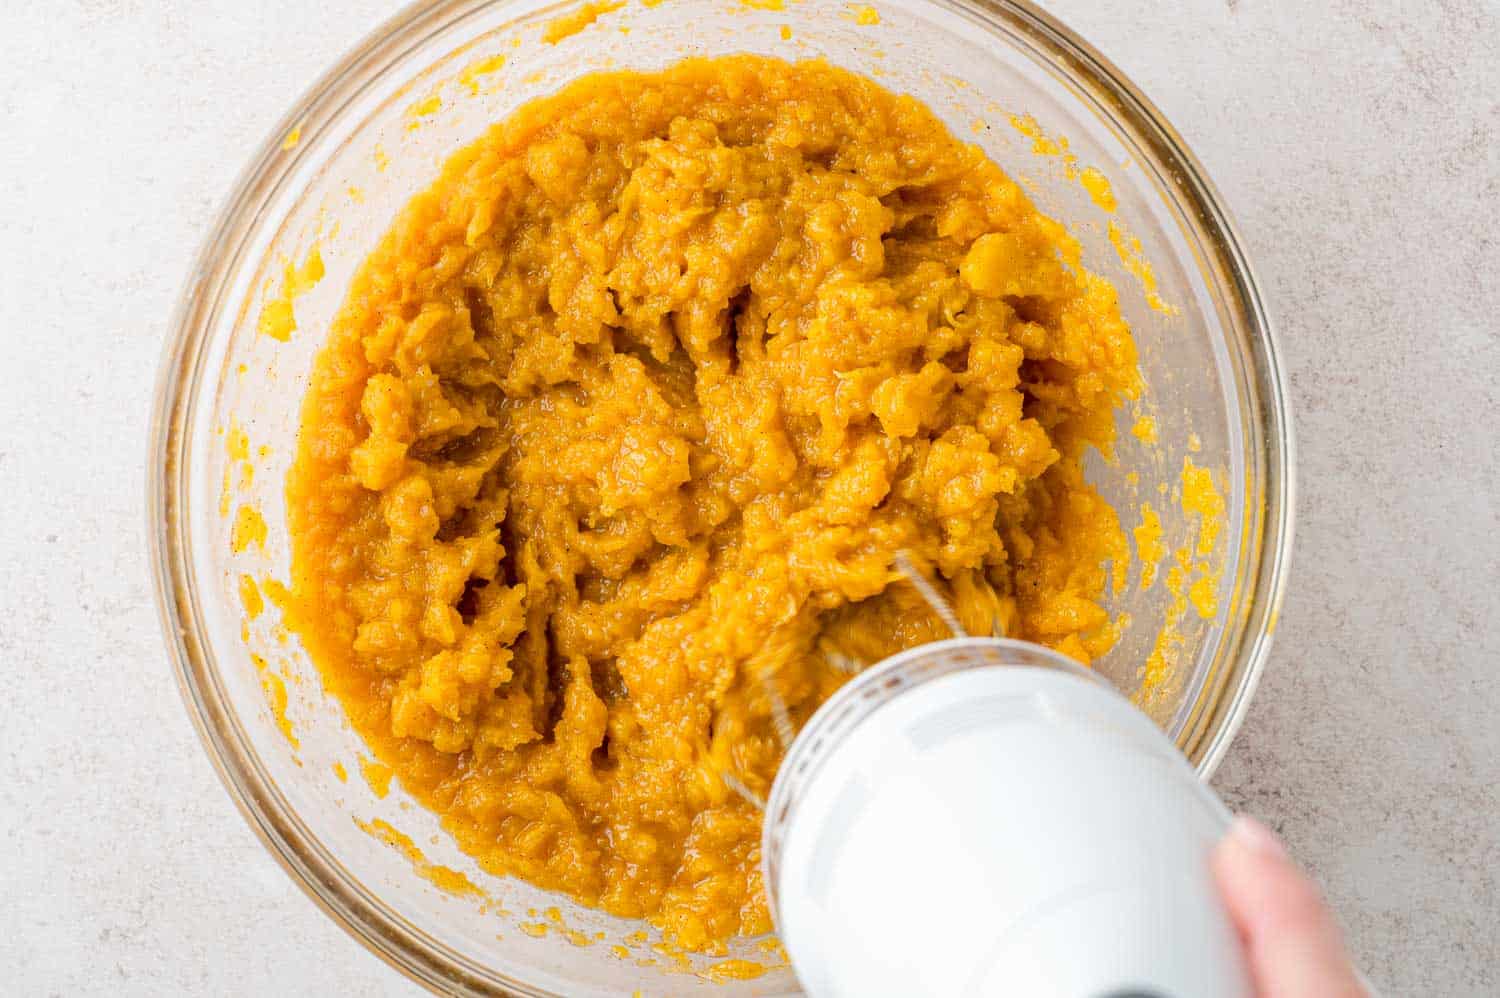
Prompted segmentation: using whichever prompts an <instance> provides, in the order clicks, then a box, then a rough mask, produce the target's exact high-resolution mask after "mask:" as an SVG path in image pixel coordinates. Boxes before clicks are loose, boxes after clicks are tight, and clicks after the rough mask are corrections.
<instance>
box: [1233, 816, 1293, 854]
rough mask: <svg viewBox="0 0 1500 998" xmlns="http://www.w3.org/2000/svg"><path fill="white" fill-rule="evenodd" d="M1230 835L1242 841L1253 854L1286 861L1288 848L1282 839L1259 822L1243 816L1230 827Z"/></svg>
mask: <svg viewBox="0 0 1500 998" xmlns="http://www.w3.org/2000/svg"><path fill="white" fill-rule="evenodd" d="M1229 834H1230V835H1231V836H1232V837H1233V838H1235V839H1238V840H1239V841H1240V843H1241V844H1243V845H1244V846H1245V848H1247V849H1249V850H1250V851H1251V852H1255V853H1259V854H1260V855H1262V856H1268V857H1273V858H1275V859H1286V855H1287V854H1286V846H1284V845H1282V842H1281V839H1279V838H1277V837H1276V833H1275V832H1273V831H1271V830H1270V829H1269V828H1267V827H1266V826H1265V825H1263V824H1261V823H1260V822H1259V821H1257V820H1255V819H1254V818H1252V817H1250V816H1249V815H1246V814H1242V815H1240V816H1239V817H1237V818H1235V819H1234V824H1232V825H1230V826H1229Z"/></svg>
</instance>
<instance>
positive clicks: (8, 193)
mask: <svg viewBox="0 0 1500 998" xmlns="http://www.w3.org/2000/svg"><path fill="white" fill-rule="evenodd" d="M1047 6H1048V7H1050V8H1051V9H1052V10H1053V11H1054V12H1055V13H1057V14H1059V15H1060V16H1062V17H1063V18H1064V19H1065V20H1067V21H1068V22H1070V23H1071V24H1073V25H1074V26H1076V27H1078V28H1079V29H1081V30H1082V32H1083V34H1085V35H1086V36H1087V37H1088V38H1089V39H1090V40H1092V41H1093V42H1094V43H1096V44H1097V45H1098V46H1099V47H1100V48H1101V49H1103V51H1104V52H1105V53H1106V54H1108V55H1109V56H1110V57H1111V58H1113V59H1114V60H1115V61H1116V62H1117V63H1119V64H1120V65H1121V67H1122V68H1123V69H1124V70H1125V71H1126V72H1127V73H1128V74H1129V75H1130V76H1131V77H1133V78H1134V79H1135V80H1136V81H1137V82H1138V83H1139V84H1140V86H1141V87H1142V89H1143V90H1144V91H1145V92H1146V93H1147V94H1148V95H1149V96H1150V97H1151V98H1152V99H1154V100H1155V101H1156V103H1157V104H1158V105H1159V106H1160V107H1162V108H1163V110H1165V112H1166V113H1167V115H1168V117H1170V118H1171V119H1172V120H1173V121H1174V122H1175V123H1176V124H1177V126H1178V128H1179V129H1180V130H1181V132H1182V133H1183V135H1184V136H1185V137H1186V138H1187V140H1188V142H1189V143H1190V145H1191V146H1192V147H1193V148H1194V149H1195V150H1196V152H1197V153H1198V155H1199V156H1200V158H1201V159H1202V160H1203V162H1204V163H1205V164H1206V165H1207V167H1208V170H1209V172H1210V174H1211V175H1212V176H1213V177H1214V179H1215V180H1216V182H1217V183H1218V185H1219V187H1220V189H1221V190H1222V192H1223V194H1224V195H1225V197H1226V198H1227V200H1228V203H1229V205H1230V206H1231V208H1232V209H1233V211H1234V212H1235V214H1236V215H1237V217H1238V219H1239V223H1240V226H1241V229H1242V232H1243V235H1244V238H1245V241H1246V242H1247V244H1248V246H1249V249H1250V252H1251V257H1252V259H1253V260H1254V262H1255V264H1256V266H1257V268H1258V271H1259V275H1260V278H1261V280H1262V282H1263V284H1264V290H1265V293H1266V297H1267V299H1268V300H1269V302H1270V304H1271V307H1272V310H1273V312H1274V314H1275V316H1276V318H1277V320H1278V322H1279V326H1280V330H1281V343H1282V349H1283V352H1284V357H1285V364H1286V368H1287V370H1288V371H1289V373H1290V377H1291V386H1292V394H1293V396H1294V400H1295V404H1296V410H1297V411H1296V415H1297V429H1298V434H1299V437H1300V444H1301V464H1300V478H1301V483H1300V484H1301V497H1300V500H1299V503H1298V516H1299V521H1300V522H1299V525H1298V544H1297V552H1296V558H1295V567H1294V571H1293V579H1292V586H1291V592H1290V596H1289V598H1288V601H1287V606H1286V613H1285V615H1284V617H1283V619H1282V622H1281V627H1280V632H1279V635H1278V644H1277V648H1276V652H1275V655H1274V658H1273V661H1272V662H1271V666H1270V670H1269V672H1268V673H1267V675H1266V678H1265V681H1264V682H1263V683H1262V685H1261V690H1260V694H1259V696H1258V698H1257V699H1256V701H1255V703H1254V706H1253V707H1252V708H1251V711H1250V715H1249V720H1248V722H1247V723H1246V725H1245V727H1244V729H1243V731H1242V732H1241V734H1240V736H1239V739H1238V741H1236V743H1235V745H1234V747H1233V749H1232V750H1231V752H1230V755H1229V758H1228V761H1227V762H1226V763H1225V764H1224V766H1223V768H1222V770H1221V771H1220V775H1219V777H1218V779H1217V781H1216V782H1217V785H1218V787H1219V789H1220V790H1221V791H1222V792H1223V793H1224V795H1225V796H1226V797H1227V798H1228V799H1229V801H1230V802H1231V803H1232V804H1234V805H1235V806H1238V807H1244V808H1248V809H1250V810H1252V811H1255V812H1257V813H1259V814H1261V815H1263V816H1264V817H1266V818H1267V819H1268V820H1269V821H1270V822H1271V823H1272V824H1273V825H1275V826H1276V827H1277V828H1279V829H1280V830H1281V831H1282V832H1283V834H1284V835H1285V836H1286V838H1287V839H1288V840H1289V842H1290V843H1291V846H1292V848H1293V849H1294V851H1295V852H1296V853H1297V854H1298V855H1299V856H1300V857H1302V858H1303V859H1304V860H1305V861H1306V862H1307V863H1308V864H1310V865H1311V866H1312V868H1313V869H1314V870H1315V871H1316V872H1317V874H1318V876H1319V877H1320V879H1321V880H1322V882H1323V884H1324V885H1325V887H1326V889H1327V892H1328V894H1329V896H1330V897H1331V898H1332V900H1333V901H1334V902H1335V903H1336V905H1337V906H1338V909H1339V911H1340V913H1341V915H1342V917H1343V920H1344V922H1345V924H1346V925H1347V927H1348V931H1349V935H1350V937H1351V940H1352V944H1353V946H1354V949H1355V950H1356V952H1357V953H1358V955H1359V958H1360V960H1361V962H1362V963H1363V965H1364V966H1365V967H1366V968H1367V970H1368V971H1369V974H1370V977H1371V978H1372V979H1373V980H1374V981H1375V982H1376V984H1377V985H1379V986H1381V987H1382V988H1383V989H1385V990H1386V991H1387V993H1388V994H1390V995H1493V994H1496V993H1500V889H1497V884H1496V870H1497V869H1500V799H1497V791H1496V785H1497V781H1500V675H1497V673H1500V638H1497V636H1496V635H1497V630H1500V568H1497V565H1500V516H1497V506H1496V495H1497V492H1500V461H1497V457H1496V453H1497V443H1496V441H1497V434H1496V432H1495V429H1494V427H1495V424H1496V422H1497V419H1500V404H1497V389H1496V385H1497V381H1500V331H1497V324H1500V276H1497V275H1500V242H1497V237H1496V225H1495V216H1496V204H1497V202H1500V103H1497V102H1500V8H1497V6H1496V5H1495V3H1494V2H1493V0H1420V2H1418V0H1332V2H1323V0H1227V2H1225V0H1213V2H1211V0H1182V2H1176V3H1170V4H1163V3H1161V2H1160V0H1051V2H1050V3H1048V4H1047ZM393 9H394V8H393V6H392V5H391V4H390V3H385V2H379V0H359V2H341V3H338V4H322V3H308V2H306V0H275V2H256V3H244V2H242V0H214V2H210V3H194V2H187V0H164V2H158V3H146V2H132V0H74V2H61V0H46V2H23V0H0V346H3V348H4V349H3V364H0V558H3V561H0V672H3V676H0V682H3V693H0V912H3V915H0V921H3V928H0V967H3V968H4V972H3V978H0V979H3V981H4V982H5V983H4V985H0V990H4V991H6V992H7V993H15V994H23V995H83V994H92V995H162V994H205V995H207V994H213V995H251V994H279V995H280V994H285V995H320V994H327V993H337V994H348V995H374V994H381V995H384V994H398V993H402V994H406V993H413V992H414V991H415V989H414V987H413V986H412V985H409V984H407V983H406V982H405V981H404V980H403V979H401V978H400V977H398V976H397V975H396V973H395V972H394V971H391V970H389V969H388V968H386V967H385V966H384V965H383V964H382V963H380V962H379V961H378V960H377V959H376V958H375V957H373V956H371V955H369V954H368V953H366V952H365V951H363V950H362V949H361V948H360V947H359V946H358V945H357V944H356V943H354V942H353V941H352V940H350V939H349V938H348V937H346V936H345V935H344V934H343V933H342V932H341V931H340V930H339V929H337V928H336V927H335V926H334V925H333V923H332V922H330V921H329V920H328V919H327V918H326V917H324V916H323V915H322V914H321V913H319V912H318V911H317V910H316V909H315V908H314V907H313V905H312V903H311V902H309V901H308V900H306V899H305V898H304V897H303V896H302V894H301V893H300V892H299V891H298V890H297V889H296V888H295V887H293V886H292V884H291V882H290V881H289V880H288V879H287V878H286V877H285V876H284V875H283V874H282V873H281V871H280V870H279V869H278V868H277V867H276V866H275V865H274V863H273V862H272V861H271V860H270V858H269V857H268V856H267V855H266V854H265V853H264V852H263V851H262V849H261V848H260V846H259V845H258V844H257V842H256V840H255V839H254V837H253V836H252V834H251V833H250V831H249V829H248V828H247V827H246V825H245V824H244V823H243V822H242V821H241V819H240V818H239V816H238V815H237V814H236V813H235V811H234V808H233V806H232V805H231V804H230V801H229V798H228V796H227V795H226V794H225V793H224V791H223V790H222V789H221V788H220V786H219V784H218V781H217V779H216V778H215V776H214V774H213V772H212V770H211V768H210V766H209V764H208V762H207V760H206V758H205V757H204V755H203V753H202V752H201V750H200V749H199V747H198V743H197V739H196V737H195V736H194V734H193V731H192V729H191V727H190V725H189V722H188V719H187V716H186V713H185V711H184V709H183V707H182V704H181V703H180V702H179V699H178V695H177V691H176V688H175V686H174V683H173V680H172V678H171V674H170V672H169V669H168V666H167V663H166V658H165V653H164V651H163V648H162V644H161V640H160V638H159V636H158V634H157V625H156V615H155V611H154V609H153V607H152V603H151V595H150V591H149V583H148V580H147V570H146V567H145V557H144V553H145V544H144V540H143V527H142V493H143V477H144V471H143V467H142V465H143V460H144V455H145V439H146V421H147V411H148V408H149V403H150V397H151V383H152V379H153V377H154V374H155V368H156V362H157V357H158V354H159V351H160V347H161V342H162V338H163V336H164V335H165V331H166V320H167V314H168V312H169V310H170V308H171V305H172V301H173V298H174V296H175V294H176V291H177V287H178V283H179V282H180V280H181V279H182V276H183V274H184V272H185V270H186V267H187V264H188V260H189V257H190V255H191V254H192V252H193V250H194V248H195V246H196V244H197V242H198V240H199V238H200V236H201V234H202V233H203V232H204V231H205V229H206V228H207V226H208V225H209V222H210V220H211V218H212V216H213V214H214V212H215V211H216V210H217V206H218V204H219V203H220V201H221V199H222V198H223V197H224V196H225V194H226V193H227V191H228V189H229V187H230V184H231V183H232V181H233V179H234V177H235V175H236V174H237V173H238V171H239V169H240V167H241V165H242V164H243V162H244V160H245V159H246V158H247V154H248V151H249V150H250V148H251V147H252V146H253V145H254V144H255V143H256V142H258V141H259V140H260V139H261V137H262V136H263V135H264V134H265V133H266V132H268V130H269V129H270V128H271V127H272V125H273V124H274V122H275V121H276V120H277V118H279V116H280V115H281V113H282V111H283V110H284V109H285V108H286V106H287V105H288V104H289V102H290V101H291V100H292V99H293V98H294V97H296V96H297V95H298V94H299V93H300V92H301V91H302V90H303V89H304V88H305V87H306V86H307V85H308V84H309V83H310V82H311V81H312V80H313V79H314V78H315V77H316V76H317V75H318V74H319V73H320V72H321V71H322V70H323V69H324V68H325V67H326V66H327V64H328V63H329V62H330V61H331V60H333V59H334V58H335V57H336V56H337V55H338V54H339V53H340V52H341V51H342V50H344V49H345V48H346V47H347V46H349V45H350V44H352V43H353V41H354V40H356V39H357V38H359V37H360V36H362V35H363V34H364V33H365V32H366V31H368V30H370V29H371V28H373V27H374V26H375V25H376V24H377V23H378V22H379V21H380V20H381V19H382V18H383V17H384V16H386V15H388V14H389V13H391V12H392V10H393ZM1163 10H1172V11H1173V13H1172V14H1171V15H1170V20H1164V19H1163V15H1162V14H1161V13H1160V12H1161V11H1163Z"/></svg>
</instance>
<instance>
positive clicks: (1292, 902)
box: [1212, 816, 1371, 998]
mask: <svg viewBox="0 0 1500 998" xmlns="http://www.w3.org/2000/svg"><path fill="white" fill-rule="evenodd" d="M1212 866H1213V873H1214V879H1215V880H1216V881H1217V882H1218V885H1219V893H1220V894H1222V895H1223V897H1224V902H1225V904H1226V905H1227V906H1228V907H1229V915H1230V919H1231V920H1232V921H1233V922H1234V926H1235V929H1236V930H1237V931H1238V932H1239V935H1240V942H1241V944H1242V945H1243V946H1244V949H1245V962H1246V963H1247V964H1248V966H1249V969H1250V976H1251V979H1252V980H1253V981H1254V985H1255V998H1370V996H1371V992H1370V990H1369V988H1368V987H1367V986H1366V985H1365V984H1364V982H1363V980H1362V979H1361V978H1360V976H1359V973H1358V972H1357V971H1356V970H1355V969H1354V965H1353V963H1351V962H1350V960H1349V955H1348V953H1347V952H1346V951H1345V949H1344V940H1343V934H1342V933H1341V932H1340V931H1339V927H1338V923H1337V922H1336V921H1335V920H1334V917H1333V913H1332V912H1331V911H1329V909H1328V906H1327V904H1325V903H1324V901H1323V897H1322V895H1321V894H1320V893H1319V891H1318V888H1317V885H1315V884H1314V883H1313V882H1312V880H1311V879H1310V878H1309V877H1308V876H1307V875H1306V874H1305V873H1303V872H1302V871H1301V870H1300V869H1298V867H1297V865H1296V864H1295V863H1293V862H1292V859H1291V857H1290V856H1288V855H1287V851H1286V848H1285V847H1284V846H1283V845H1282V844H1281V840H1280V839H1278V838H1277V837H1276V836H1275V834H1274V833H1272V832H1271V830H1270V829H1269V828H1267V827H1266V826H1265V825H1262V824H1261V823H1260V822H1258V821H1256V820H1255V819H1253V818H1247V817H1243V816H1241V817H1239V818H1236V819H1235V822H1234V824H1233V825H1232V826H1231V827H1230V830H1229V834H1228V835H1226V836H1224V840H1223V841H1222V842H1220V843H1219V844H1218V846H1217V847H1216V848H1215V850H1214V853H1213V858H1212Z"/></svg>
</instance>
